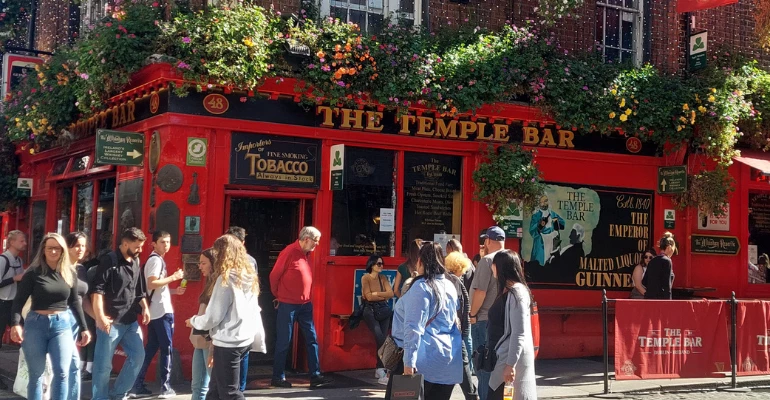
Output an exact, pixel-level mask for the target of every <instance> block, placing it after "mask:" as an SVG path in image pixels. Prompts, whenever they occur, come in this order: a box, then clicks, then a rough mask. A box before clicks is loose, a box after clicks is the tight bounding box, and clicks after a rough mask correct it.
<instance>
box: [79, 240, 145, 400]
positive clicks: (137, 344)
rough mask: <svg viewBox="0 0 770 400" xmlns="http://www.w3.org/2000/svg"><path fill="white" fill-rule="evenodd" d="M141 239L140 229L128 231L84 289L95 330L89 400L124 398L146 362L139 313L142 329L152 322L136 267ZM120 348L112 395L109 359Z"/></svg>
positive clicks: (137, 265)
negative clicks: (121, 356)
mask: <svg viewBox="0 0 770 400" xmlns="http://www.w3.org/2000/svg"><path fill="white" fill-rule="evenodd" d="M145 240H146V237H145V236H144V233H142V231H141V230H139V229H138V228H129V229H126V230H125V231H124V232H123V234H122V235H121V237H120V246H119V247H118V249H117V250H115V251H111V252H109V253H107V254H105V255H104V256H102V257H101V258H100V259H99V266H97V267H95V268H97V270H96V273H95V274H94V278H93V280H92V281H91V282H90V283H89V285H88V286H89V291H90V293H91V304H92V305H93V309H94V317H95V318H94V319H95V320H96V328H97V329H96V350H95V354H94V367H93V378H92V379H93V382H92V384H93V388H92V400H108V399H122V398H125V397H126V396H127V395H128V391H129V390H130V389H131V387H132V386H133V385H134V382H135V381H136V377H137V376H138V375H139V369H140V368H141V367H142V362H143V361H144V344H143V343H142V330H141V329H140V328H139V324H138V323H137V314H141V315H142V323H143V324H145V325H147V324H148V323H149V322H150V307H149V305H148V304H147V299H146V289H145V286H146V285H145V280H144V279H143V278H142V271H141V268H140V267H139V254H140V253H141V252H142V246H144V242H145ZM118 345H120V347H121V348H122V349H123V352H125V353H126V362H125V363H124V364H123V368H122V369H121V370H120V374H118V379H117V380H116V381H115V386H114V388H113V389H112V391H110V390H109V387H110V372H111V371H112V356H113V354H114V353H115V349H116V348H117V347H118Z"/></svg>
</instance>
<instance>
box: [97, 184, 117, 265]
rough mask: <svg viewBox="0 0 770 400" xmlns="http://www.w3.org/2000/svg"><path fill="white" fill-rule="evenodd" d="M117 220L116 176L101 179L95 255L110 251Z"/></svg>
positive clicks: (98, 255)
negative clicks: (114, 225) (114, 223)
mask: <svg viewBox="0 0 770 400" xmlns="http://www.w3.org/2000/svg"><path fill="white" fill-rule="evenodd" d="M114 221H115V178H109V179H102V180H100V181H99V205H98V207H97V209H96V233H95V236H96V240H94V243H96V248H95V249H94V255H96V256H97V257H100V256H101V255H102V254H106V253H108V252H109V251H110V250H111V248H112V246H111V244H112V236H113V222H114Z"/></svg>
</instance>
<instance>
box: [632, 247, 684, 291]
mask: <svg viewBox="0 0 770 400" xmlns="http://www.w3.org/2000/svg"><path fill="white" fill-rule="evenodd" d="M658 246H659V248H660V253H656V252H655V249H653V248H650V249H647V250H645V251H644V253H642V257H641V259H640V261H639V263H638V264H637V265H636V266H635V267H634V270H633V272H632V274H631V281H632V283H633V288H632V289H631V296H630V298H632V299H656V300H671V298H672V296H671V292H672V288H673V286H674V266H673V263H672V262H671V256H673V255H674V254H675V253H676V252H677V248H676V241H675V240H674V235H673V234H672V233H670V232H665V233H664V234H663V236H662V237H661V238H660V240H659V241H658Z"/></svg>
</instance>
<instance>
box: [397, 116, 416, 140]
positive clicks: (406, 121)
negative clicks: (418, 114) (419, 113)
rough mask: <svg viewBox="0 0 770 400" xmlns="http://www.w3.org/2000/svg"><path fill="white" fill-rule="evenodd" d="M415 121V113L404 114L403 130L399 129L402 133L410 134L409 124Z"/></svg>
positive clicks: (402, 117) (402, 120) (402, 118)
mask: <svg viewBox="0 0 770 400" xmlns="http://www.w3.org/2000/svg"><path fill="white" fill-rule="evenodd" d="M412 122H414V115H402V116H401V130H400V131H398V133H399V134H400V135H409V134H410V132H409V124H411V123H412Z"/></svg>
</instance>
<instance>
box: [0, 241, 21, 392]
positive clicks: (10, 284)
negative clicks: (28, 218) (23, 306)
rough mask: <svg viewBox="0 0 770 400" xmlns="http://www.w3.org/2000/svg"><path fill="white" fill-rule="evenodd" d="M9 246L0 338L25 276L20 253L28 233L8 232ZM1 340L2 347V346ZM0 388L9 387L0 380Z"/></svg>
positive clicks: (0, 268)
mask: <svg viewBox="0 0 770 400" xmlns="http://www.w3.org/2000/svg"><path fill="white" fill-rule="evenodd" d="M7 240H8V241H7V243H8V245H7V248H6V250H5V253H3V254H0V272H2V273H3V275H0V338H2V336H3V335H4V334H5V328H6V327H8V326H9V325H10V323H11V314H12V312H11V308H12V306H13V299H14V297H16V286H17V283H18V282H19V281H20V280H21V277H22V276H24V268H22V263H21V258H19V254H21V253H22V252H24V250H26V249H27V235H25V234H24V232H22V231H10V232H8V239H7ZM2 345H3V344H2V342H1V341H0V347H2ZM0 389H2V390H7V389H8V387H7V386H6V385H5V383H3V381H0Z"/></svg>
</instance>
